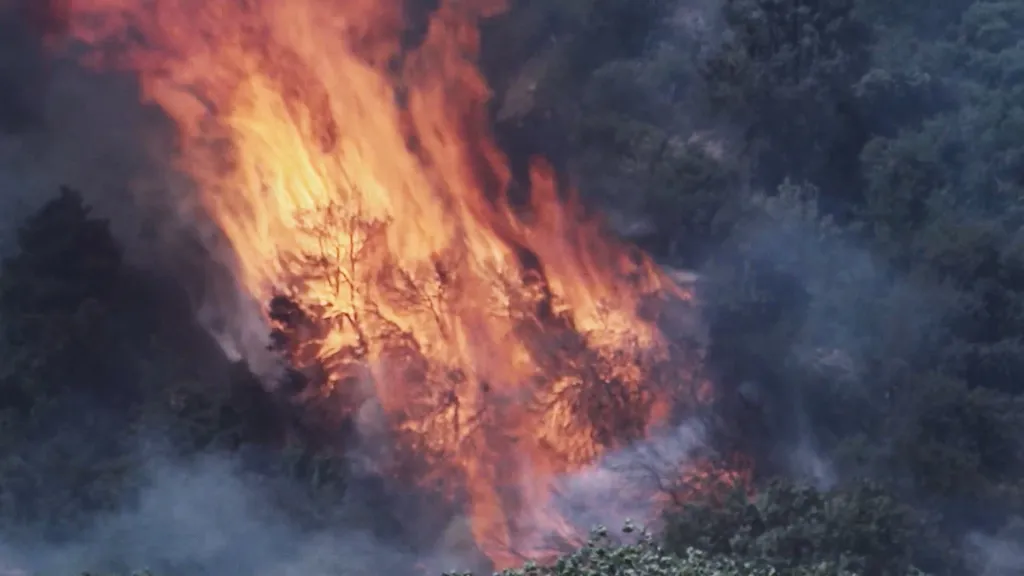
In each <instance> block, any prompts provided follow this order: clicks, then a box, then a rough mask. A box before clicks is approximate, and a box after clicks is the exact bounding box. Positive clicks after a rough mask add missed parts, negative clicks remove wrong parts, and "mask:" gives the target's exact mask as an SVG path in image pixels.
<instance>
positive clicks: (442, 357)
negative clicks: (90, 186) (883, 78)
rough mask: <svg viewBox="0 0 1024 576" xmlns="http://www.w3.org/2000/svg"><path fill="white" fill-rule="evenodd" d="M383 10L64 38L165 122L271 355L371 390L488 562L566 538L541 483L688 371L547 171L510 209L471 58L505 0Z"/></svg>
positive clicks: (205, 0) (172, 8)
mask: <svg viewBox="0 0 1024 576" xmlns="http://www.w3.org/2000/svg"><path fill="white" fill-rule="evenodd" d="M404 4H405V3H404V2H400V1H398V0H345V1H341V0H288V1H283V0H76V3H75V4H74V6H73V7H72V8H71V12H70V26H71V33H72V35H73V36H74V37H75V38H76V39H77V40H79V41H82V42H84V43H85V44H86V45H88V46H89V47H91V48H92V51H91V57H94V58H96V59H97V62H99V63H101V64H103V65H105V66H117V67H123V68H125V69H130V70H133V71H135V72H137V73H138V74H139V76H140V78H141V81H142V86H143V90H144V93H145V95H146V97H147V98H149V99H151V100H152V101H154V102H156V103H157V104H158V105H160V106H161V107H162V108H163V109H164V110H165V111H166V112H167V114H168V115H169V116H171V117H172V118H173V119H174V120H175V121H176V122H177V125H178V128H179V130H180V142H181V154H180V158H179V161H180V167H181V168H182V170H183V171H184V172H185V173H187V174H188V175H189V176H190V177H191V178H192V179H193V180H194V181H195V183H196V184H197V185H198V187H199V189H200V193H201V201H202V204H203V206H204V208H205V209H206V210H207V212H208V213H209V215H210V216H211V217H212V218H213V219H214V221H215V222H216V223H217V224H218V225H219V227H220V229H221V230H222V231H223V233H224V236H225V237H226V239H227V241H228V243H229V244H230V247H231V248H232V250H233V253H234V256H235V258H236V261H237V262H236V264H237V266H236V267H237V270H236V272H237V275H238V278H239V281H240V283H241V285H242V286H243V287H244V288H245V289H246V291H247V292H248V293H249V294H250V295H251V296H253V297H254V298H257V299H258V300H259V301H262V302H266V301H270V300H272V299H273V298H274V297H276V296H284V297H286V299H287V301H288V302H290V303H291V304H292V305H294V307H295V308H296V309H297V310H299V311H301V315H302V316H303V317H304V318H306V319H307V322H306V325H305V328H303V330H302V331H301V334H300V335H299V336H297V341H294V342H292V343H291V344H290V345H289V346H288V347H287V350H286V353H287V356H288V360H289V361H290V362H292V363H293V364H294V365H295V366H296V367H298V368H310V367H317V368H320V369H321V371H322V374H323V375H324V376H323V378H322V382H321V386H322V388H321V389H322V390H331V389H338V388H340V387H349V388H351V389H352V394H353V395H355V394H356V392H355V390H356V389H357V388H358V386H359V385H360V384H365V383H370V384H372V392H371V393H370V394H369V395H368V396H369V397H370V399H372V401H373V402H374V403H375V405H376V406H379V408H380V412H381V413H382V414H383V415H384V416H383V417H384V419H385V420H386V423H387V428H388V429H389V430H390V431H391V432H392V433H393V435H394V438H393V442H395V445H396V446H399V447H400V448H401V447H405V448H407V449H408V450H409V451H411V452H416V453H417V454H419V455H420V458H421V459H422V460H423V461H424V462H425V467H424V470H419V471H418V472H417V474H418V477H417V478H415V479H414V480H415V481H417V482H420V483H423V484H425V483H427V482H428V481H429V482H435V481H439V482H442V484H443V486H444V488H445V493H446V494H447V495H448V496H450V497H451V498H453V499H461V500H463V501H464V502H463V504H462V505H463V506H465V509H466V513H467V515H468V517H469V519H470V523H471V529H472V532H473V536H474V539H475V541H476V543H477V544H478V546H480V548H481V549H482V550H483V551H484V552H485V553H486V554H487V555H488V556H489V557H490V558H491V559H492V560H493V562H494V563H495V565H496V566H497V567H499V568H502V567H506V566H509V565H512V564H515V563H518V562H519V560H520V557H519V555H517V554H516V553H515V552H516V551H518V552H519V553H525V554H526V555H530V554H531V551H530V550H525V551H524V550H522V549H521V548H523V547H524V546H526V547H529V545H528V544H524V543H525V542H528V541H529V540H528V537H527V536H524V535H523V531H524V530H527V529H529V530H530V531H533V532H536V530H538V529H541V530H546V531H550V532H552V533H556V534H558V533H567V532H572V531H574V530H578V529H579V527H571V526H567V525H566V521H565V520H564V519H563V518H561V517H560V516H558V514H556V513H555V512H554V511H553V510H550V507H549V506H548V503H549V498H550V497H551V490H552V486H553V482H554V481H555V479H556V478H557V477H558V476H559V475H562V474H565V473H568V472H571V471H574V470H578V469H580V468H583V467H585V466H587V465H589V464H591V463H593V462H594V461H595V460H596V459H597V458H598V457H599V456H600V455H601V454H602V453H603V452H604V451H606V450H608V449H609V448H613V447H615V446H616V445H621V444H623V443H625V442H628V441H631V440H633V439H635V438H637V437H639V436H642V435H644V434H646V433H647V431H648V430H649V429H650V428H652V427H654V426H657V425H659V424H662V423H664V422H665V421H666V419H667V417H668V415H669V411H670V405H669V392H668V390H667V388H664V387H659V386H657V385H656V383H672V384H674V385H676V386H677V388H676V390H677V391H678V390H679V388H678V382H685V381H687V378H688V377H687V375H686V374H685V373H682V372H680V371H679V370H676V369H671V368H670V367H671V366H675V365H677V363H674V362H669V360H670V356H671V351H670V345H669V344H668V343H667V342H665V341H664V338H663V337H662V336H661V334H660V332H659V330H658V328H657V327H656V325H655V322H654V320H655V318H654V314H651V313H647V312H646V311H647V310H649V309H650V306H649V303H650V301H652V297H661V298H665V297H673V298H687V297H688V295H687V294H686V293H685V292H684V291H682V290H681V289H679V288H678V287H676V286H675V285H674V284H673V283H672V282H671V281H669V280H668V279H666V277H665V276H664V275H663V273H662V272H660V270H659V269H658V268H657V267H656V266H655V265H654V264H653V263H652V262H651V261H650V260H648V259H647V258H645V257H643V256H640V255H638V254H636V253H634V252H633V251H631V250H629V249H627V248H626V247H624V246H621V245H619V244H618V243H616V242H614V241H612V240H610V239H609V238H608V237H607V236H605V235H604V234H602V232H601V226H600V225H599V223H597V222H594V221H592V220H585V219H583V218H582V214H581V211H580V210H579V207H578V204H577V203H576V201H575V199H574V197H572V195H571V194H570V195H569V196H570V197H569V198H563V197H562V196H563V195H564V194H563V192H564V191H562V190H560V189H559V186H558V185H557V184H556V179H555V175H554V173H553V171H552V170H551V168H550V167H548V166H547V165H546V164H545V163H544V162H541V161H536V162H534V163H533V166H532V170H531V174H530V182H529V192H530V194H529V198H530V200H529V203H528V205H520V204H522V203H517V202H514V201H513V199H512V195H511V194H510V191H511V190H513V189H514V188H515V184H514V183H513V182H512V178H511V176H510V172H509V170H508V168H507V162H506V159H505V157H504V156H503V154H502V153H501V152H500V150H498V148H497V147H496V145H495V143H494V141H493V139H492V137H491V134H490V122H489V118H488V113H487V102H488V99H489V98H490V92H489V89H488V86H487V84H486V82H485V81H484V79H483V78H482V76H481V75H480V73H479V72H478V71H477V69H476V67H475V65H474V63H473V60H474V59H475V57H476V55H477V52H478V49H479V37H478V32H477V21H478V20H479V19H480V18H484V17H488V16H491V15H494V14H497V13H499V12H500V11H502V10H504V8H505V6H504V2H503V1H501V0H444V1H442V2H441V3H440V6H439V7H437V8H436V9H435V10H434V11H433V12H432V13H431V14H430V17H429V21H428V22H426V23H425V30H421V31H420V32H421V34H419V37H417V34H416V33H415V31H410V29H409V26H408V23H407V22H406V21H405V20H406V15H405V13H404ZM271 316H273V317H274V318H275V319H276V320H277V321H278V322H279V324H281V323H283V324H287V322H284V321H282V320H281V317H279V316H274V315H273V314H271ZM268 320H269V318H268ZM281 327H282V326H279V328H281ZM293 328H294V327H293ZM282 329H283V328H282ZM366 400H367V398H362V399H360V400H359V401H366ZM354 402H355V401H354ZM356 407H357V405H356V403H353V404H351V405H347V406H339V407H338V409H339V410H355V409H356ZM522 510H529V511H530V514H529V515H530V519H529V521H528V522H526V521H525V520H523V518H522V517H521V516H523V515H522V514H521V513H520V511H522ZM538 515H539V519H538ZM524 524H529V527H525V526H524ZM582 528H584V529H586V528H588V527H582ZM531 538H532V537H531Z"/></svg>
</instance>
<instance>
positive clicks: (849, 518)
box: [664, 481, 914, 574]
mask: <svg viewBox="0 0 1024 576" xmlns="http://www.w3.org/2000/svg"><path fill="white" fill-rule="evenodd" d="M913 537H914V525H913V521H912V517H911V513H910V510H909V509H908V508H906V507H903V506H900V505H899V504H897V503H896V502H895V501H894V500H893V499H892V498H891V497H890V496H889V495H887V494H886V493H885V492H884V491H883V490H881V489H880V488H878V487H873V486H861V487H857V488H850V489H845V490H837V491H834V492H831V493H825V492H819V491H817V490H815V489H813V488H808V487H797V486H794V485H792V484H788V483H782V482H778V481H776V482H773V483H771V484H769V485H768V486H767V487H765V489H764V490H763V491H761V492H760V493H759V494H758V495H757V496H756V497H753V498H750V497H749V496H747V495H746V494H745V493H744V492H743V491H741V490H737V491H734V492H733V493H732V494H731V495H730V496H729V497H728V498H726V499H724V500H723V501H715V502H713V503H711V502H695V503H690V504H686V505H684V506H683V507H682V508H681V509H680V510H678V511H675V512H673V513H672V514H670V516H669V517H668V524H667V528H666V531H665V535H664V538H665V545H666V547H667V549H669V550H673V551H685V550H687V549H690V548H696V549H700V550H706V551H709V552H711V553H714V554H721V555H726V556H730V557H739V558H748V559H751V560H752V561H760V562H765V563H766V564H768V565H771V566H773V567H775V568H776V569H778V570H797V569H807V570H814V569H816V568H817V567H824V566H829V567H830V569H831V570H834V571H836V572H838V573H856V574H862V573H863V574H906V573H908V571H910V570H911V558H910V552H911V543H912V540H913Z"/></svg>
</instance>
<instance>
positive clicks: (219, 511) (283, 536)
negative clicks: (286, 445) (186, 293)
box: [0, 455, 411, 576]
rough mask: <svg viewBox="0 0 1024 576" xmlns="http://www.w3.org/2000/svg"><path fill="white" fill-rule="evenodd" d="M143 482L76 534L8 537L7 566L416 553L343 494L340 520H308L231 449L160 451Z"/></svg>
mask: <svg viewBox="0 0 1024 576" xmlns="http://www.w3.org/2000/svg"><path fill="white" fill-rule="evenodd" d="M139 484H140V487H139V491H138V494H137V496H135V497H131V498H129V497H126V499H125V503H124V505H123V506H122V507H121V508H120V509H119V510H118V511H117V512H115V513H111V514H104V515H100V516H97V517H96V518H95V519H94V521H93V525H92V528H91V530H89V531H87V532H86V533H84V534H82V536H81V538H80V539H78V540H77V541H76V542H74V543H71V544H63V545H59V546H55V545H48V544H45V543H42V542H41V541H35V542H26V541H12V542H6V543H3V545H2V546H0V567H3V568H7V569H14V570H17V571H21V572H24V573H30V574H80V573H82V572H83V571H84V570H92V571H105V570H123V571H129V572H130V571H133V570H142V569H151V570H153V571H154V572H156V573H164V574H182V573H184V574H210V575H225V574H252V575H255V576H259V575H266V576H290V575H295V576H298V575H300V574H301V575H310V576H316V575H323V576H326V575H337V574H353V575H358V574H367V575H369V574H383V575H387V574H405V573H408V572H407V570H408V567H409V565H410V560H411V557H410V556H409V554H408V552H406V551H403V550H401V549H399V547H398V546H396V545H394V544H387V543H385V542H383V541H382V540H381V539H379V538H378V537H377V536H375V535H373V534H372V533H371V531H370V530H369V528H365V529H364V528H361V527H367V526H369V524H370V522H368V519H367V517H365V516H366V514H368V511H365V510H359V506H358V505H350V504H348V503H347V502H342V503H339V504H340V505H339V509H340V510H341V512H340V513H339V521H338V522H337V523H335V524H333V525H332V527H331V528H330V529H329V530H309V529H306V528H303V527H300V526H299V525H298V524H297V522H296V521H295V519H294V518H291V517H289V516H288V514H286V512H285V510H284V508H283V507H280V506H278V505H276V504H275V502H279V501H280V498H279V494H280V491H279V490H278V489H277V488H275V487H274V486H272V485H270V484H269V483H268V482H267V481H266V479H265V478H262V477H260V476H258V475H255V474H247V473H246V472H244V471H243V469H242V468H241V467H240V466H239V465H238V463H237V461H236V460H235V459H233V458H229V457H227V456H218V455H206V456H203V457H199V458H195V459H191V460H188V461H176V460H174V459H172V458H162V457H159V456H154V457H152V459H151V460H150V461H149V462H147V464H146V466H145V468H144V469H143V470H142V472H141V474H140V478H139ZM357 497H358V494H356V495H354V496H353V498H357ZM345 516H351V518H348V519H346V518H345ZM356 516H362V517H356ZM346 520H347V521H346Z"/></svg>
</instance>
